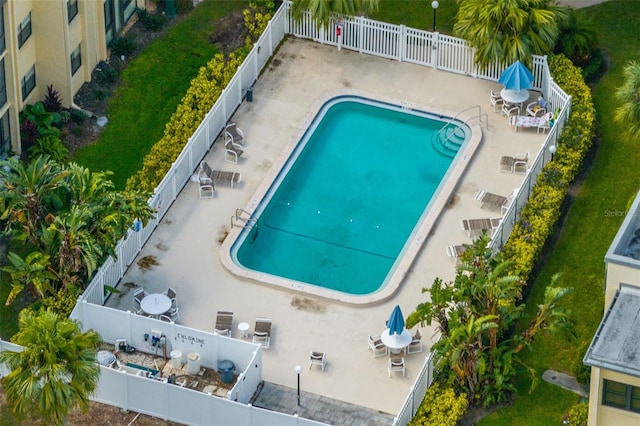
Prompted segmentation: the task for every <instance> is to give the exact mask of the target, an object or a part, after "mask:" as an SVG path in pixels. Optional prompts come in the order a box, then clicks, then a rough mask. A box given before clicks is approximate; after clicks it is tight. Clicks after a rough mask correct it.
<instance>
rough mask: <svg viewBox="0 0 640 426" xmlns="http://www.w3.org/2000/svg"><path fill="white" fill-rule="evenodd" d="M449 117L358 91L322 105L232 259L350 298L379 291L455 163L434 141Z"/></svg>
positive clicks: (233, 249)
mask: <svg viewBox="0 0 640 426" xmlns="http://www.w3.org/2000/svg"><path fill="white" fill-rule="evenodd" d="M447 120H448V119H447V118H436V117H434V116H431V115H427V114H424V113H419V112H416V111H410V110H406V109H402V108H400V107H397V106H392V105H387V104H381V103H377V102H373V101H369V100H366V99H362V98H353V97H349V98H336V99H334V100H332V101H330V102H328V103H327V104H325V105H324V106H323V108H321V110H320V112H319V114H318V115H317V116H316V118H315V119H314V120H313V122H312V124H311V125H310V126H309V129H308V130H307V132H306V133H305V135H304V136H303V138H302V139H301V141H300V142H299V143H298V145H297V147H296V149H295V150H294V152H293V153H292V155H291V157H290V158H289V160H288V162H287V165H286V166H285V167H284V168H283V170H282V171H281V172H280V174H279V176H278V178H277V179H276V180H275V181H274V183H273V185H272V186H271V188H270V190H269V191H268V192H267V194H266V196H265V197H264V199H263V200H261V202H260V204H259V206H258V208H257V209H256V211H255V216H256V217H257V225H254V226H253V228H252V229H246V230H245V231H244V232H243V233H242V235H241V236H240V238H238V240H236V242H235V244H234V245H233V247H232V257H233V258H234V260H235V262H236V263H238V264H240V265H241V266H242V267H244V268H247V269H250V270H254V271H259V272H262V273H267V274H271V275H274V276H279V277H283V278H286V279H289V280H294V281H298V282H302V283H307V284H311V285H314V286H320V287H324V288H326V289H331V290H335V291H339V292H344V293H348V294H351V295H365V294H370V293H374V292H376V291H377V290H379V289H380V288H381V286H383V285H384V282H385V279H386V277H387V276H388V275H389V274H390V271H391V270H392V269H393V265H394V263H395V262H396V261H397V259H398V257H399V255H400V254H401V252H402V250H403V247H404V246H405V244H406V243H407V239H408V238H409V237H410V235H411V233H412V232H413V230H414V228H416V227H417V225H418V224H419V220H420V218H421V217H422V216H423V214H424V213H425V212H426V211H427V210H428V205H429V202H430V200H431V199H432V197H433V195H434V194H435V193H436V192H437V190H438V187H439V186H440V185H441V182H442V180H443V177H444V176H445V175H446V174H447V172H448V170H449V168H450V167H451V165H452V162H453V160H454V159H453V158H452V157H450V156H445V155H442V154H440V153H439V152H438V151H437V150H435V149H434V147H433V144H432V138H433V135H434V134H435V133H436V132H437V131H438V130H439V129H440V128H442V126H443V124H444V122H446V121H447Z"/></svg>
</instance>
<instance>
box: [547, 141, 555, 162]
mask: <svg viewBox="0 0 640 426" xmlns="http://www.w3.org/2000/svg"><path fill="white" fill-rule="evenodd" d="M548 149H549V152H550V153H551V161H553V154H555V153H556V146H555V145H549V148H548Z"/></svg>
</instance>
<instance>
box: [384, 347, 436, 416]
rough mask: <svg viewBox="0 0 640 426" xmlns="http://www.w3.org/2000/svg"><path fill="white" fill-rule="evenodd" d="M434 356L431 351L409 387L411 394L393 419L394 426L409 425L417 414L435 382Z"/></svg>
mask: <svg viewBox="0 0 640 426" xmlns="http://www.w3.org/2000/svg"><path fill="white" fill-rule="evenodd" d="M433 357H434V354H433V352H430V353H429V355H427V357H426V358H425V360H424V364H422V368H421V369H420V372H419V373H418V377H416V380H415V382H413V386H411V389H409V394H408V395H407V398H406V399H405V400H404V404H402V407H401V408H400V411H398V415H397V416H396V417H395V418H394V419H393V426H404V425H407V424H409V422H410V421H411V419H412V418H413V417H414V416H415V415H416V412H417V411H418V408H420V404H421V403H422V400H423V398H424V395H425V393H426V392H427V389H429V386H431V383H433Z"/></svg>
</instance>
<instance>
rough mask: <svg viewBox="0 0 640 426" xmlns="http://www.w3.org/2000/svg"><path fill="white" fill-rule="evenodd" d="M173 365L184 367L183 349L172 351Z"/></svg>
mask: <svg viewBox="0 0 640 426" xmlns="http://www.w3.org/2000/svg"><path fill="white" fill-rule="evenodd" d="M171 367H173V368H182V351H178V350H175V351H171Z"/></svg>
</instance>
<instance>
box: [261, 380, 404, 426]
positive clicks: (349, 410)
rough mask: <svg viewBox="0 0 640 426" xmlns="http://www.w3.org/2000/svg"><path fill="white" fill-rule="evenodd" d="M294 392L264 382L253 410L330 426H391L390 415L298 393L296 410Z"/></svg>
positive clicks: (287, 388)
mask: <svg viewBox="0 0 640 426" xmlns="http://www.w3.org/2000/svg"><path fill="white" fill-rule="evenodd" d="M297 399H298V391H297V389H294V388H290V387H287V386H281V385H277V384H275V383H269V382H265V383H264V385H263V387H262V389H261V390H260V393H259V394H258V396H257V397H256V398H255V399H254V400H253V401H252V404H253V405H254V406H256V407H260V408H264V409H267V410H272V411H277V412H280V413H290V414H298V415H299V416H300V417H303V418H305V419H309V420H315V421H317V422H322V423H326V424H330V425H341V426H356V425H367V426H382V425H390V424H393V416H392V415H390V414H385V413H382V412H380V411H377V410H372V409H370V408H365V407H361V406H359V405H354V404H350V403H348V402H344V401H339V400H337V399H332V398H327V397H326V396H322V395H318V394H314V393H309V392H304V391H302V390H301V391H300V406H299V407H298V401H297Z"/></svg>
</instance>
